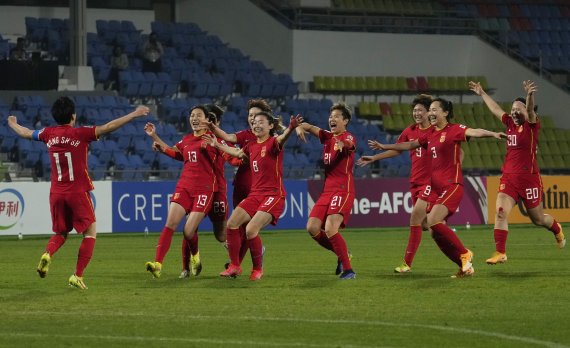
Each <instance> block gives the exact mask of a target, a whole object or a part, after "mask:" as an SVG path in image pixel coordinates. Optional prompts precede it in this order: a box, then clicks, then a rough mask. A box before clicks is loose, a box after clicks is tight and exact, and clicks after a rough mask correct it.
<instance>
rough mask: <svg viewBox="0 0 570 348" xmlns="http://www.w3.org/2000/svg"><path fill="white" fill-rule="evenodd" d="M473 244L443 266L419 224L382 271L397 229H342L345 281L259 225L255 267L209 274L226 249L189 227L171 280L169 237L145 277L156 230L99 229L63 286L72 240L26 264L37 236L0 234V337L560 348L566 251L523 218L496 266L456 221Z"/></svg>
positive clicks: (568, 313)
mask: <svg viewBox="0 0 570 348" xmlns="http://www.w3.org/2000/svg"><path fill="white" fill-rule="evenodd" d="M458 233H459V235H460V238H461V239H462V240H463V242H464V243H465V245H466V246H467V247H469V248H471V249H472V250H473V252H474V253H475V264H474V265H475V276H474V277H473V278H468V279H451V278H450V275H452V274H453V273H455V272H456V270H457V269H456V267H455V265H454V264H452V263H451V262H450V261H449V260H447V258H445V256H444V255H443V254H442V253H441V252H440V251H439V249H437V246H436V245H435V243H434V242H433V241H432V240H431V238H430V237H429V235H428V234H427V233H424V236H423V240H422V244H421V246H420V249H419V251H418V254H417V256H416V259H415V262H414V268H413V272H412V273H410V274H404V275H400V274H394V273H393V269H394V267H395V266H397V265H398V264H399V263H400V262H401V257H402V254H403V252H404V247H405V244H406V242H407V238H408V231H407V229H405V228H388V229H380V230H379V229H374V230H372V229H367V230H351V229H349V230H347V231H346V232H344V233H343V234H344V236H345V238H346V241H347V243H348V246H349V249H350V250H351V251H352V253H353V255H354V258H353V261H352V263H353V267H354V270H355V271H356V272H357V279H355V280H349V281H340V280H339V279H337V277H336V276H335V275H334V269H335V266H336V258H335V256H334V255H333V254H332V253H331V252H328V251H325V250H324V249H322V248H321V247H319V246H318V245H317V244H316V243H315V242H314V241H313V240H312V239H311V238H310V237H309V236H308V235H307V234H306V232H302V231H272V232H266V233H263V234H262V239H263V243H264V245H265V246H266V247H267V252H266V254H265V276H264V278H263V279H262V280H261V281H260V282H251V281H249V280H248V276H249V271H250V267H251V261H250V260H249V255H248V256H247V257H246V261H245V262H244V274H243V275H242V276H241V277H239V278H238V279H225V278H220V277H219V276H218V273H219V272H220V271H221V270H222V269H223V264H224V262H225V261H226V258H227V256H226V251H225V249H223V247H222V246H221V245H220V244H219V243H217V242H216V241H215V239H214V237H213V235H212V234H211V233H202V234H201V236H200V251H201V252H200V253H201V256H202V262H203V264H204V270H203V272H202V274H201V275H200V276H199V277H192V278H190V279H178V275H179V273H180V268H181V267H180V264H181V261H180V259H181V257H180V244H181V243H180V242H181V234H180V233H179V232H178V233H177V234H176V235H175V239H174V240H173V243H172V246H171V249H170V252H169V254H168V255H167V257H166V260H165V263H164V267H163V273H162V277H161V278H160V279H152V277H151V275H150V274H149V273H148V272H146V271H145V267H144V263H145V261H149V260H152V259H153V257H154V250H155V246H156V242H157V239H158V234H157V233H151V234H150V235H149V236H146V237H145V236H144V235H143V234H142V233H141V234H114V235H109V234H99V236H98V240H97V245H96V248H95V253H94V257H93V259H92V261H91V264H90V265H89V267H88V268H87V270H86V272H85V282H86V284H87V286H88V287H89V289H88V290H86V291H80V290H77V289H73V288H70V287H69V286H68V285H67V279H68V277H69V276H70V275H71V274H72V273H73V271H74V269H75V260H76V255H77V250H78V247H79V243H80V238H79V237H77V236H75V235H73V236H71V237H70V238H69V240H68V241H67V243H66V245H64V246H63V247H62V249H60V251H59V252H58V253H57V254H56V255H55V257H53V259H52V260H53V262H52V265H51V267H50V271H49V274H48V276H47V278H45V279H40V278H39V277H38V276H37V274H36V272H35V267H36V265H37V262H38V261H39V258H40V255H41V254H42V252H43V248H44V246H45V244H46V242H47V238H48V237H49V236H35V237H32V236H25V237H24V239H23V240H21V241H19V240H18V239H17V238H16V237H13V236H5V237H1V238H0V265H1V270H2V272H1V274H0V320H1V325H0V347H11V346H14V347H36V346H42V347H61V346H70V347H72V346H76V347H102V346H104V347H115V346H117V347H134V346H136V347H164V346H168V347H171V346H176V347H177V346H184V347H567V346H570V326H569V324H570V300H569V298H570V250H567V249H565V250H559V249H558V248H557V247H556V245H555V241H554V237H553V236H552V234H551V233H550V232H547V231H546V230H543V229H540V228H537V227H533V226H511V232H510V234H509V240H508V244H507V254H508V257H509V261H508V263H506V264H504V265H498V266H488V265H486V264H485V259H486V258H487V257H489V256H490V255H491V253H492V252H493V250H494V242H493V233H492V227H491V226H473V227H472V228H471V229H470V230H465V228H463V227H459V228H458Z"/></svg>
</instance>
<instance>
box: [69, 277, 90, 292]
mask: <svg viewBox="0 0 570 348" xmlns="http://www.w3.org/2000/svg"><path fill="white" fill-rule="evenodd" d="M69 286H73V287H75V288H78V289H80V290H87V285H85V283H84V282H83V277H78V276H76V275H75V274H72V275H71V277H69Z"/></svg>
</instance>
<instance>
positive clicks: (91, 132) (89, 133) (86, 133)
mask: <svg viewBox="0 0 570 348" xmlns="http://www.w3.org/2000/svg"><path fill="white" fill-rule="evenodd" d="M76 136H77V137H78V138H79V139H80V140H83V141H86V142H88V143H90V142H92V141H95V140H97V135H96V134H95V126H86V127H79V128H77V133H76Z"/></svg>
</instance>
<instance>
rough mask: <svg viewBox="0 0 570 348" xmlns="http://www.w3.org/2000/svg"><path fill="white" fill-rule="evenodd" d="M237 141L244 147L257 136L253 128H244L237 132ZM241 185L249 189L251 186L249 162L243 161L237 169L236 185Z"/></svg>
mask: <svg viewBox="0 0 570 348" xmlns="http://www.w3.org/2000/svg"><path fill="white" fill-rule="evenodd" d="M236 137H237V142H236V144H237V145H239V147H240V148H242V149H243V148H244V147H245V146H246V145H247V144H248V143H249V142H251V141H256V140H257V137H256V136H255V134H253V132H252V131H251V129H244V130H242V131H239V132H237V133H236ZM236 186H241V187H246V188H248V189H249V187H251V170H250V168H249V163H247V162H243V163H242V164H241V165H240V166H239V167H238V169H237V172H236V175H235V177H234V187H236Z"/></svg>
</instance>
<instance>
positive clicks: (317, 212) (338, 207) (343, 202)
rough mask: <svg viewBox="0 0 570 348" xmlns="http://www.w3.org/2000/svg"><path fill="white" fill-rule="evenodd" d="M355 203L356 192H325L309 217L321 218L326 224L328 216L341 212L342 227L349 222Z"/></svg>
mask: <svg viewBox="0 0 570 348" xmlns="http://www.w3.org/2000/svg"><path fill="white" fill-rule="evenodd" d="M353 203H354V192H350V193H349V192H323V193H322V194H321V196H320V197H319V199H318V200H317V201H316V202H315V205H314V206H313V209H311V213H310V214H309V217H310V218H317V219H319V220H321V221H322V222H323V225H324V224H325V221H326V220H327V216H329V215H333V214H341V215H342V218H343V219H342V223H341V225H340V227H341V228H342V227H344V226H346V224H348V219H349V218H350V210H351V209H352V204H353Z"/></svg>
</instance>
